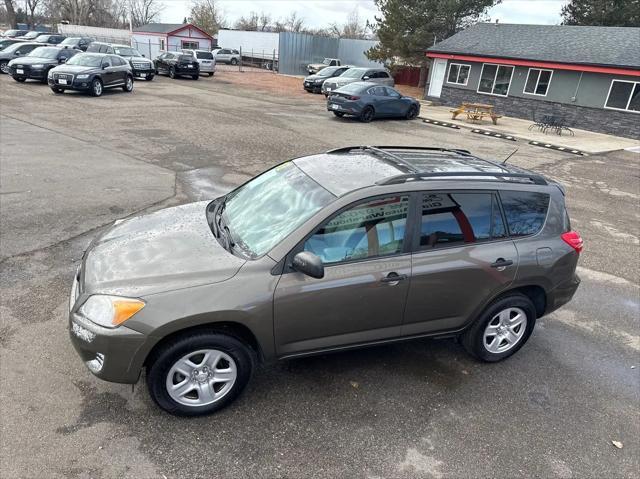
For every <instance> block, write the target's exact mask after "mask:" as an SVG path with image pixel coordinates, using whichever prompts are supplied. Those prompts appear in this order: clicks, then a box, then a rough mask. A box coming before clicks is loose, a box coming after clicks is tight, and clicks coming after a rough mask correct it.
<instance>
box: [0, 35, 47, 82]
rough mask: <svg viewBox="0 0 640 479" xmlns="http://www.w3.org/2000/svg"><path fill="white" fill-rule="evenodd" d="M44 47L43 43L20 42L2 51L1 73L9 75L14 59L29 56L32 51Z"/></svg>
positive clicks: (0, 57)
mask: <svg viewBox="0 0 640 479" xmlns="http://www.w3.org/2000/svg"><path fill="white" fill-rule="evenodd" d="M41 46H43V45H42V43H33V42H18V43H13V44H11V45H9V46H6V47H4V48H3V49H2V50H0V73H7V74H8V73H9V62H10V61H11V60H13V59H14V58H20V57H24V56H27V55H28V54H29V53H31V51H32V50H35V49H36V48H38V47H41Z"/></svg>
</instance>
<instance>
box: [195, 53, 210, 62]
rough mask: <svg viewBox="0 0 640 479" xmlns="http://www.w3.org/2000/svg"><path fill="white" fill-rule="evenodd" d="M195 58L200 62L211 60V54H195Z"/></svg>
mask: <svg viewBox="0 0 640 479" xmlns="http://www.w3.org/2000/svg"><path fill="white" fill-rule="evenodd" d="M196 56H197V57H198V58H199V59H201V60H213V54H212V53H209V52H196Z"/></svg>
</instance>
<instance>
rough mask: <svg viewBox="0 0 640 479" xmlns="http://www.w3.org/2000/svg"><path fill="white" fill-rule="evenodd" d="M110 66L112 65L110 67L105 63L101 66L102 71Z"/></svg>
mask: <svg viewBox="0 0 640 479" xmlns="http://www.w3.org/2000/svg"><path fill="white" fill-rule="evenodd" d="M109 66H110V65H109V64H108V63H103V64H102V65H100V68H101V69H102V70H105V69H107V68H109Z"/></svg>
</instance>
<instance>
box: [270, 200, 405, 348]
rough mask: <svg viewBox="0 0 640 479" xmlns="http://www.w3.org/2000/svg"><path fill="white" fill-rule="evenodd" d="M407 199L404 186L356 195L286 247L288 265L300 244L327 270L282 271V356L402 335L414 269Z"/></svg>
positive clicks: (278, 335)
mask: <svg viewBox="0 0 640 479" xmlns="http://www.w3.org/2000/svg"><path fill="white" fill-rule="evenodd" d="M409 204H410V195H409V194H406V193H405V194H398V195H386V196H384V197H376V198H369V199H367V200H364V201H359V202H357V203H356V204H354V205H351V206H349V207H347V208H345V209H343V210H342V211H341V212H338V213H337V214H334V215H332V217H330V218H329V219H327V220H326V221H324V222H323V223H322V224H321V225H320V226H319V227H318V228H317V229H316V231H315V232H314V233H312V234H311V235H310V236H309V237H307V238H306V239H305V240H303V241H302V242H301V243H300V244H299V245H298V247H296V248H294V250H293V251H292V252H291V253H289V256H288V257H287V264H290V262H291V260H292V258H293V256H294V255H295V254H296V253H298V252H300V251H303V250H306V251H311V252H312V253H315V254H317V255H318V256H319V257H320V258H321V259H322V260H323V263H324V267H325V274H324V277H323V278H321V279H316V278H311V277H310V276H305V275H303V274H302V273H299V272H295V271H287V270H285V272H284V274H283V275H282V277H281V279H280V281H279V283H278V286H277V287H276V291H275V294H274V308H273V311H274V336H275V346H276V351H277V354H278V355H279V356H286V355H291V354H296V353H299V352H305V351H313V350H318V349H327V348H332V347H341V346H344V345H349V344H355V343H366V342H370V341H375V340H379V339H386V338H392V337H397V336H399V335H400V329H401V325H402V314H403V311H404V307H405V301H406V297H407V291H408V288H409V279H410V275H411V254H410V252H409V247H410V245H409V244H407V242H406V241H405V231H407V228H406V226H407V218H408V212H409ZM407 237H408V236H407Z"/></svg>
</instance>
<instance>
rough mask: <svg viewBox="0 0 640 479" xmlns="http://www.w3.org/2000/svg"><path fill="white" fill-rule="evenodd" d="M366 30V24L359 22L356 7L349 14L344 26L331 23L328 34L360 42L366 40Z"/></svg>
mask: <svg viewBox="0 0 640 479" xmlns="http://www.w3.org/2000/svg"><path fill="white" fill-rule="evenodd" d="M368 29H369V28H368V24H367V23H366V22H363V21H362V20H360V14H359V13H358V8H357V7H356V8H355V9H354V10H352V11H351V13H349V16H348V17H347V21H346V22H345V23H344V24H342V25H338V24H337V23H332V24H331V25H330V26H329V32H330V33H331V35H332V36H336V37H338V38H355V39H361V40H362V39H366V38H368V35H367V30H368Z"/></svg>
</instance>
